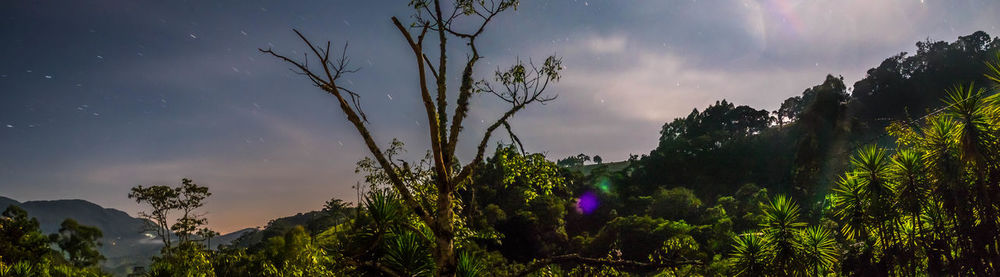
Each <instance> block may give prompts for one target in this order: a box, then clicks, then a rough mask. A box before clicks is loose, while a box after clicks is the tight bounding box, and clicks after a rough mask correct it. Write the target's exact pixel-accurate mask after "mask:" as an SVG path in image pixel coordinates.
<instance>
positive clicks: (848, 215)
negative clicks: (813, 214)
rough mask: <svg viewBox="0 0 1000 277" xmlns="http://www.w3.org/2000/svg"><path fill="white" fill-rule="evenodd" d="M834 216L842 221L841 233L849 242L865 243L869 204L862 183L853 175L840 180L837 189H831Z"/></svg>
mask: <svg viewBox="0 0 1000 277" xmlns="http://www.w3.org/2000/svg"><path fill="white" fill-rule="evenodd" d="M833 195H834V198H833V199H834V207H835V213H834V215H835V216H837V217H838V218H840V220H842V221H843V225H844V226H843V227H841V232H842V233H843V234H844V236H845V237H847V239H849V240H855V239H856V240H861V241H866V240H867V239H868V230H867V229H866V228H867V226H868V222H870V219H869V217H868V209H869V204H870V203H871V202H869V201H868V189H867V187H866V186H865V185H864V184H863V183H862V181H861V180H860V179H859V178H857V177H856V176H855V175H853V174H848V175H845V176H843V177H841V178H840V181H838V182H837V187H836V188H834V189H833Z"/></svg>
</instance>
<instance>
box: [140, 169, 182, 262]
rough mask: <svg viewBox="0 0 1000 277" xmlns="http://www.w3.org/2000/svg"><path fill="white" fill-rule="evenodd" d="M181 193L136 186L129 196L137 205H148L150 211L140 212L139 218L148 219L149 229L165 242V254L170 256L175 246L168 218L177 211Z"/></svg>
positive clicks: (160, 186)
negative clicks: (171, 249)
mask: <svg viewBox="0 0 1000 277" xmlns="http://www.w3.org/2000/svg"><path fill="white" fill-rule="evenodd" d="M179 195H180V192H178V191H177V190H175V189H174V188H171V187H170V186H162V185H156V186H149V187H143V186H135V187H133V188H132V190H131V192H129V194H128V198H129V199H135V202H136V203H139V204H142V203H146V204H147V205H149V209H150V210H149V211H140V212H139V216H140V217H142V218H144V219H146V220H147V221H146V223H147V224H148V225H147V229H150V230H151V231H154V232H156V236H158V237H160V240H161V241H162V242H163V249H164V251H165V252H164V253H165V254H167V255H169V254H170V248H171V246H173V240H172V239H171V233H170V223H169V221H168V218H167V216H168V215H169V214H170V211H171V210H173V209H176V207H177V203H176V199H177V197H178V196H179Z"/></svg>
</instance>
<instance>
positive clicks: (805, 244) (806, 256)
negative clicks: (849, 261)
mask: <svg viewBox="0 0 1000 277" xmlns="http://www.w3.org/2000/svg"><path fill="white" fill-rule="evenodd" d="M798 241H799V248H800V251H801V257H802V263H803V265H804V266H803V270H804V271H803V273H805V275H807V276H823V275H826V273H828V272H831V271H833V265H834V264H836V262H837V254H838V253H837V240H836V239H835V238H834V237H833V233H831V232H830V230H829V229H826V228H824V227H822V226H811V227H808V228H805V229H803V230H802V231H801V232H799V240H798Z"/></svg>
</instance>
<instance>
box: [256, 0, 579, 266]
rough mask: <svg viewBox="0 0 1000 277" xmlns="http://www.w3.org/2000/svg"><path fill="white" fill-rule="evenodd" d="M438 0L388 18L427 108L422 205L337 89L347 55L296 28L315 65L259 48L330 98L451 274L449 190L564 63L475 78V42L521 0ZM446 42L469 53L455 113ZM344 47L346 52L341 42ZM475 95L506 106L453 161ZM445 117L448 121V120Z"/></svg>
mask: <svg viewBox="0 0 1000 277" xmlns="http://www.w3.org/2000/svg"><path fill="white" fill-rule="evenodd" d="M441 2H442V1H439V0H433V1H431V0H412V1H410V4H409V5H410V6H411V7H412V8H413V9H414V11H415V16H414V17H413V18H414V19H415V22H413V23H412V24H409V25H408V26H407V25H404V24H403V23H402V22H401V21H400V20H399V19H398V18H396V17H393V18H392V22H393V24H394V25H395V26H396V28H397V29H398V31H399V33H400V34H401V35H402V36H403V38H404V39H405V40H406V43H407V45H408V46H409V47H410V49H411V50H412V52H413V59H414V61H415V63H416V74H417V86H418V87H419V91H420V96H421V99H422V100H423V106H424V110H425V111H426V116H427V121H428V124H427V127H428V135H429V137H430V144H431V145H430V149H431V155H432V156H433V166H432V167H433V172H434V175H433V180H432V182H433V185H434V187H435V194H436V195H435V197H434V198H435V199H433V201H434V205H433V206H430V205H424V204H422V202H421V201H419V200H417V199H415V197H414V193H413V192H411V189H410V188H411V184H410V183H409V180H412V178H407V175H408V174H410V172H409V171H410V169H409V166H408V165H407V163H401V164H400V163H397V161H394V160H391V159H389V158H387V157H386V154H385V153H383V151H382V149H381V148H380V147H379V145H378V143H377V142H376V140H375V137H374V135H373V134H371V132H370V131H369V129H368V125H367V123H368V122H367V117H366V115H365V113H364V111H363V110H362V109H361V106H360V105H359V100H358V99H359V97H360V94H359V93H357V92H355V91H352V90H351V89H349V88H346V87H344V86H342V82H341V81H340V78H341V77H343V76H344V74H347V73H351V72H354V71H355V70H353V69H352V68H350V67H349V64H348V59H347V58H346V57H345V55H343V54H342V55H341V56H340V57H339V58H337V57H333V58H331V57H330V52H331V50H332V47H331V46H330V43H329V42H327V43H326V45H325V46H323V45H317V44H314V43H313V42H311V41H310V40H309V39H307V38H306V37H305V36H304V35H302V33H300V32H299V31H298V30H295V33H296V34H297V35H299V37H300V38H301V39H302V41H303V42H305V44H306V46H308V48H309V49H308V51H306V52H307V53H312V54H313V57H312V59H314V60H317V61H318V62H314V63H313V67H310V64H309V63H308V62H307V61H308V59H309V57H308V56H307V57H306V58H304V59H303V60H295V59H292V58H289V57H287V56H285V55H282V54H278V53H277V52H274V51H272V50H270V49H267V50H264V49H261V51H262V52H264V53H267V54H270V55H273V56H274V57H277V58H279V59H281V60H283V61H285V62H288V63H290V64H291V65H292V66H293V67H294V68H295V69H296V70H298V71H299V72H300V73H301V74H303V75H305V76H306V77H307V78H308V79H309V80H310V81H312V82H313V84H315V85H316V86H317V87H319V88H320V89H321V90H323V91H324V92H326V93H329V94H330V95H332V96H334V97H335V98H336V100H337V102H338V103H339V104H340V108H341V111H343V113H344V115H345V116H346V117H347V120H348V121H350V122H351V123H352V124H353V125H354V127H355V128H356V129H357V131H358V133H359V134H360V135H361V137H362V139H363V140H364V142H365V145H366V146H367V147H368V150H369V151H370V152H371V154H372V156H374V158H375V160H376V161H377V163H378V166H379V167H381V169H382V170H383V171H384V172H385V173H386V175H387V177H388V179H389V181H390V183H391V185H392V187H393V188H394V189H395V190H396V191H397V192H398V193H399V195H400V197H401V198H402V200H403V203H404V204H405V206H406V207H407V208H408V210H409V211H411V212H413V213H414V214H415V215H416V216H417V217H418V218H419V219H420V221H421V222H423V223H424V224H426V225H427V226H428V227H429V228H430V229H431V231H432V233H433V234H434V242H435V243H434V248H433V251H432V254H433V257H434V262H435V264H436V266H437V271H436V274H437V275H439V276H454V275H455V274H456V266H457V258H456V257H457V255H456V252H455V249H454V244H455V226H454V222H455V208H456V207H455V206H454V203H455V201H454V200H455V199H454V195H455V191H456V190H457V189H458V188H460V187H462V186H464V185H465V184H466V182H468V181H469V179H470V177H471V176H472V173H473V171H475V170H476V167H477V166H478V165H480V164H481V163H480V162H479V161H480V160H482V159H483V155H484V152H485V151H486V146H487V143H488V142H489V141H490V139H491V137H492V135H493V132H494V131H496V130H497V129H498V128H500V127H504V128H505V129H506V130H507V131H508V132H509V133H510V134H511V135H512V137H513V132H510V131H511V128H510V124H509V123H508V121H509V120H510V119H511V118H512V117H513V116H514V115H515V114H516V113H518V112H520V111H522V110H524V109H525V108H526V107H527V106H528V105H531V104H535V103H545V102H548V101H552V100H554V99H555V96H549V95H547V94H545V91H546V88H548V85H549V84H550V83H551V82H555V81H557V80H559V77H560V75H559V71H560V70H561V69H562V62H561V60H560V59H559V58H557V57H555V56H550V57H548V58H546V59H545V60H544V62H542V63H541V64H535V63H533V62H531V61H530V60H529V61H528V62H527V63H525V62H523V61H521V60H517V61H515V62H514V64H513V66H511V67H510V68H509V69H507V70H503V71H500V70H498V71H497V72H496V73H495V74H494V78H493V80H491V81H487V80H480V81H476V80H475V79H474V78H475V77H474V72H475V69H476V65H477V62H478V61H479V60H480V59H481V58H482V56H481V55H480V53H479V50H478V48H477V44H476V43H477V39H479V38H480V36H481V35H482V34H483V32H484V31H485V30H486V26H487V25H488V24H489V23H490V22H491V21H492V20H493V19H494V18H495V17H496V16H497V15H499V14H500V13H502V12H504V11H507V10H509V9H513V8H516V7H517V6H518V3H519V1H517V0H488V1H471V0H457V1H454V2H450V3H441ZM456 22H462V23H466V24H470V25H466V26H458V25H456V24H454V23H456ZM463 25H464V24H463ZM429 32H430V34H431V35H432V36H434V37H435V38H436V42H437V43H438V47H436V48H437V49H435V50H436V51H433V50H432V51H428V50H426V49H425V48H424V46H425V38H426V35H428V33H429ZM449 39H457V40H460V41H463V42H465V45H464V46H465V47H466V51H465V53H466V54H468V56H467V59H466V61H465V67H464V68H463V69H462V71H461V73H460V75H459V79H460V82H461V84H460V85H459V88H458V90H457V99H456V100H455V108H454V112H452V113H451V114H450V115H449V113H448V110H447V108H448V107H447V106H448V103H449V101H448V97H449V89H448V80H449V77H450V76H449V70H448V68H447V66H448V53H450V52H449V47H448V40H449ZM344 52H346V47H345V50H344ZM435 52H436V53H435ZM435 54H436V55H437V61H436V62H435V61H434V60H432V59H431V57H432V56H433V55H435ZM316 66H318V67H316ZM428 73H429V74H428ZM477 92H488V93H490V94H493V95H495V96H497V97H498V98H500V99H501V100H502V101H503V102H506V103H507V104H509V107H508V108H507V110H506V112H504V113H503V114H502V115H501V116H500V117H499V118H498V119H496V120H495V121H493V122H492V123H491V124H490V125H488V127H487V128H486V131H485V133H484V134H483V136H482V138H481V139H480V141H479V143H478V146H477V148H476V152H475V153H476V154H475V157H474V158H473V159H471V160H469V161H470V162H469V163H467V164H465V165H462V164H460V163H459V162H458V159H457V158H456V148H457V146H458V142H459V138H460V134H461V133H462V130H463V126H464V120H465V119H466V117H467V116H468V114H469V110H470V108H471V105H470V100H471V98H472V97H473V96H475V95H477ZM449 117H450V120H451V122H449ZM449 124H450V125H449Z"/></svg>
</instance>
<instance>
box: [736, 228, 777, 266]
mask: <svg viewBox="0 0 1000 277" xmlns="http://www.w3.org/2000/svg"><path fill="white" fill-rule="evenodd" d="M733 240H734V241H733V253H732V255H731V256H730V258H729V259H730V261H731V262H732V264H733V270H734V275H735V276H764V275H765V274H767V269H768V265H769V263H770V257H771V248H770V243H769V242H768V241H767V238H765V237H764V236H762V234H760V233H744V234H741V235H738V236H736V237H734V238H733Z"/></svg>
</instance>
